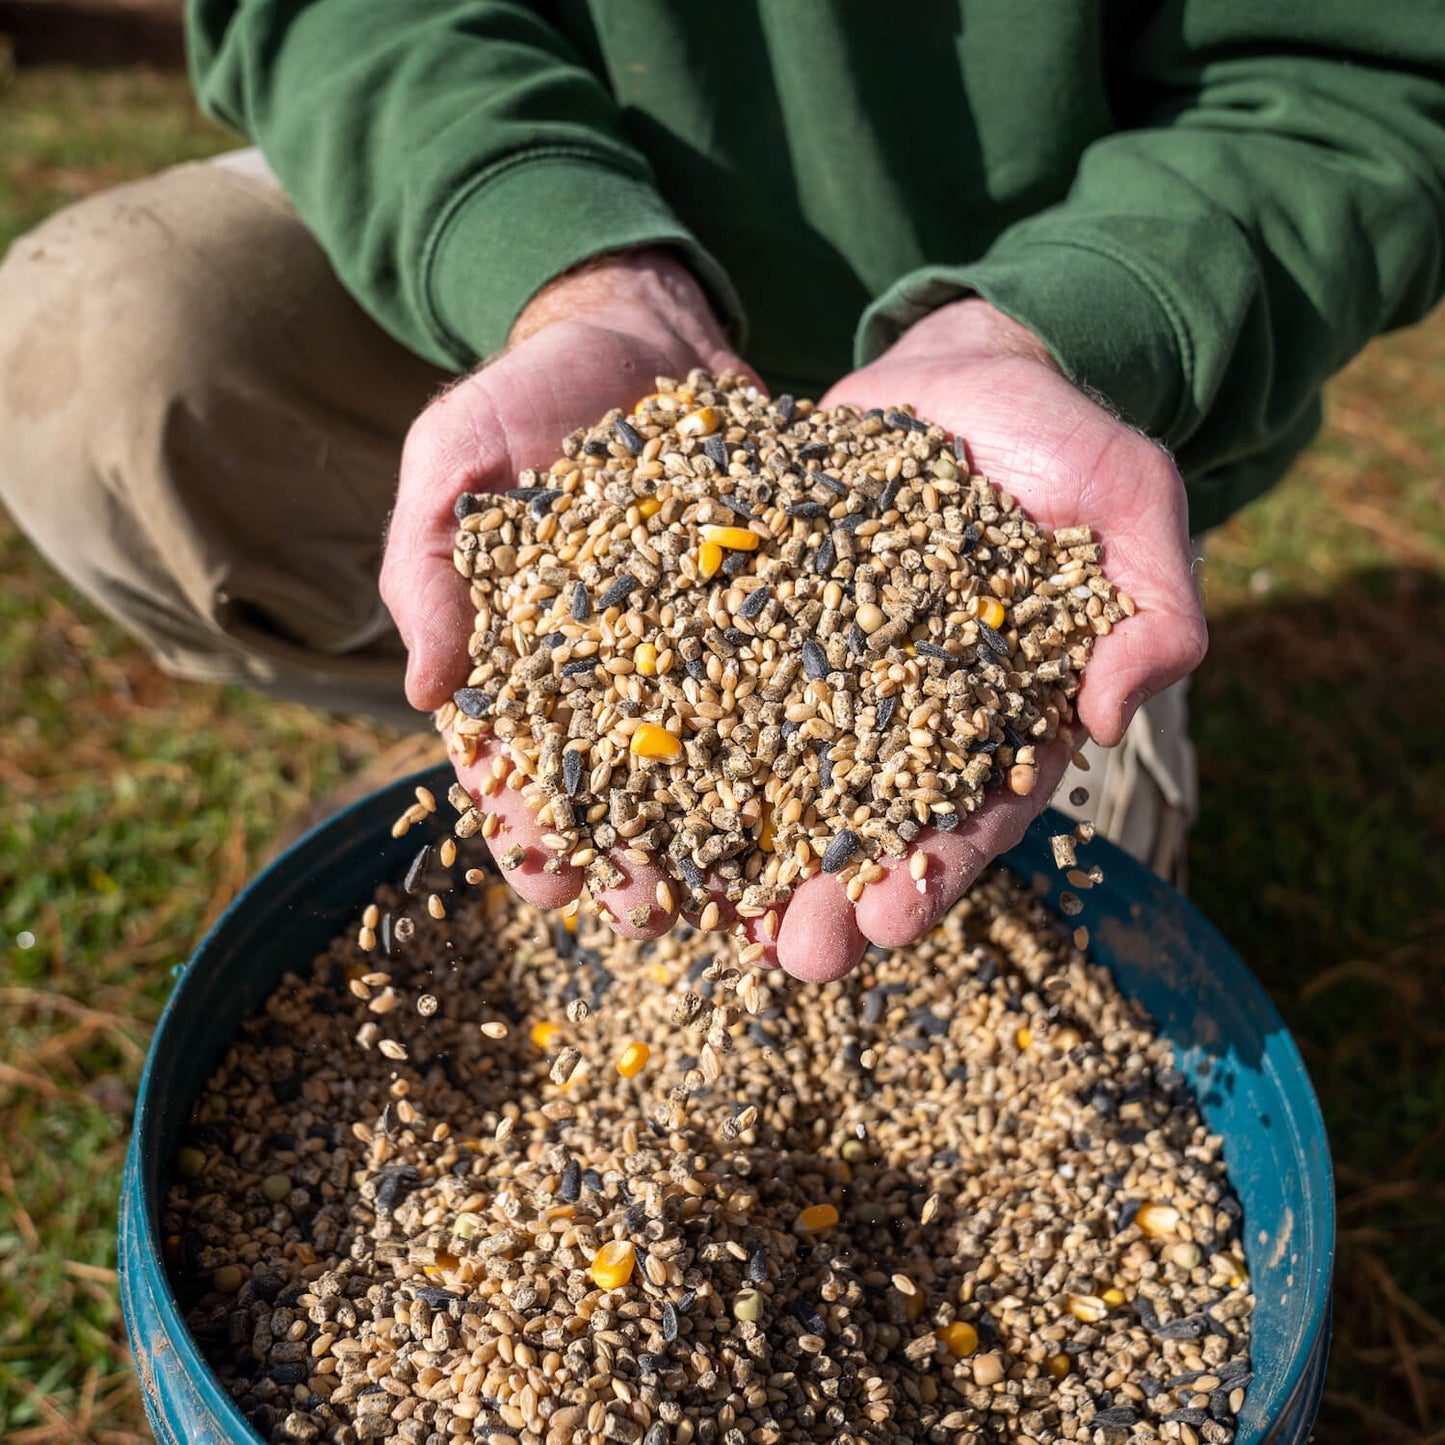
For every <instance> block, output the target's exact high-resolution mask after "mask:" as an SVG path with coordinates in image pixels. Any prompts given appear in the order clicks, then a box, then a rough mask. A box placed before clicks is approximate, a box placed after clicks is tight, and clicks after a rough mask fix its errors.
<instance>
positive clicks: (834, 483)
mask: <svg viewBox="0 0 1445 1445" xmlns="http://www.w3.org/2000/svg"><path fill="white" fill-rule="evenodd" d="M813 480H814V481H815V482H817V483H818V485H819V486H822V487H827V489H828V490H829V491H830V492H832V493H833V495H834V496H835V497H846V496H847V495H848V487H847V484H846V483H844V482H841V481H839V480H838V478H837V477H832V476H829V475H828V473H827V472H817V473H815V474H814V476H813Z"/></svg>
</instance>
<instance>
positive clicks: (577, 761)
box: [562, 748, 582, 798]
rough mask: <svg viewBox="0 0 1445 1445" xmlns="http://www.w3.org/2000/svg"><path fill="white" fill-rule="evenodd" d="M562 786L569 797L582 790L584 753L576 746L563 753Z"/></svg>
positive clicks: (573, 796)
mask: <svg viewBox="0 0 1445 1445" xmlns="http://www.w3.org/2000/svg"><path fill="white" fill-rule="evenodd" d="M562 786H563V788H564V789H566V792H567V796H568V797H569V798H575V797H576V796H577V794H578V793H579V792H581V790H582V754H581V753H580V752H579V751H578V750H577V749H576V748H570V749H568V751H567V752H565V753H563V754H562Z"/></svg>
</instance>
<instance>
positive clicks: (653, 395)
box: [632, 391, 674, 416]
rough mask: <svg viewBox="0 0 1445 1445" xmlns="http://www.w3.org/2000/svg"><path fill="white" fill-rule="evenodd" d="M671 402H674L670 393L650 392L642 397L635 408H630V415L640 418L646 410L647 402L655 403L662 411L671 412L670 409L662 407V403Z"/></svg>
mask: <svg viewBox="0 0 1445 1445" xmlns="http://www.w3.org/2000/svg"><path fill="white" fill-rule="evenodd" d="M673 400H674V398H673V395H672V393H671V392H670V391H651V392H648V394H647V395H646V396H644V397H643V398H642V400H641V401H639V402H638V403H637V405H636V406H635V407H633V408H632V414H633V416H641V415H642V413H643V412H645V411H646V410H647V404H648V402H651V401H655V402H657V403H658V405H659V406H662V407H663V409H664V410H671V408H670V407H666V406H664V403H667V402H671V401H673Z"/></svg>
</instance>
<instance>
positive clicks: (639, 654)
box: [632, 642, 657, 677]
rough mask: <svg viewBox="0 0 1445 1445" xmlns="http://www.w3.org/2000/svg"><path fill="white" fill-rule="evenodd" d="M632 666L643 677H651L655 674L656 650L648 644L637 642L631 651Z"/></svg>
mask: <svg viewBox="0 0 1445 1445" xmlns="http://www.w3.org/2000/svg"><path fill="white" fill-rule="evenodd" d="M632 665H633V667H635V668H636V669H637V670H638V672H640V673H641V674H642V675H643V677H653V676H655V675H656V673H657V649H656V648H655V647H654V646H653V645H652V644H651V643H650V642H639V643H638V644H637V646H636V647H634V648H633V649H632Z"/></svg>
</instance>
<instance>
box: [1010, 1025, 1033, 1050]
mask: <svg viewBox="0 0 1445 1445" xmlns="http://www.w3.org/2000/svg"><path fill="white" fill-rule="evenodd" d="M1033 1041H1034V1031H1033V1030H1032V1029H1030V1028H1022V1029H1016V1030H1015V1031H1014V1043H1016V1044H1017V1045H1018V1046H1019V1048H1021V1049H1026V1048H1028V1046H1029V1045H1030V1044H1031V1043H1033Z"/></svg>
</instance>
